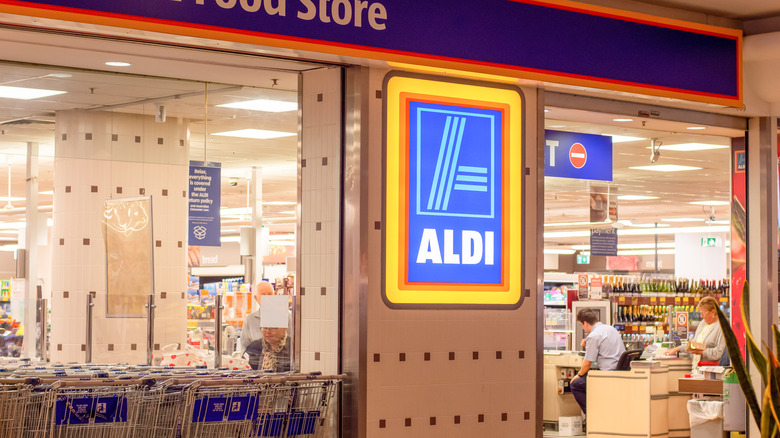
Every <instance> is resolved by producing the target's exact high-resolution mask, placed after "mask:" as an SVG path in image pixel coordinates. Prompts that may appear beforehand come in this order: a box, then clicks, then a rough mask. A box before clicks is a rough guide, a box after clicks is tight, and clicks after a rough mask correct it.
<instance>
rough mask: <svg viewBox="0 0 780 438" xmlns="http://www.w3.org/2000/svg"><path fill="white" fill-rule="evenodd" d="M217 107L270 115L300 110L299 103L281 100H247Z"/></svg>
mask: <svg viewBox="0 0 780 438" xmlns="http://www.w3.org/2000/svg"><path fill="white" fill-rule="evenodd" d="M217 106H220V107H224V108H236V109H245V110H252V111H265V112H270V113H283V112H287V111H295V110H297V109H298V103H297V102H284V101H281V100H271V99H255V100H245V101H243V102H233V103H225V104H222V105H217Z"/></svg>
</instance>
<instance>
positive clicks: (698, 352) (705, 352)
mask: <svg viewBox="0 0 780 438" xmlns="http://www.w3.org/2000/svg"><path fill="white" fill-rule="evenodd" d="M717 308H718V301H717V300H715V298H713V297H704V298H702V299H701V301H699V313H700V314H701V322H699V326H698V327H696V334H694V335H693V340H692V341H690V342H688V343H686V344H685V345H681V346H679V347H674V348H670V349H669V350H667V351H666V354H667V355H669V356H671V355H674V354H677V353H678V352H679V351H680V350H683V351H690V352H691V354H693V365H694V366H696V364H698V363H699V362H719V361H720V360H721V358H722V357H723V351H724V350H725V349H726V338H724V337H723V331H722V330H721V329H720V322H719V321H718V310H717Z"/></svg>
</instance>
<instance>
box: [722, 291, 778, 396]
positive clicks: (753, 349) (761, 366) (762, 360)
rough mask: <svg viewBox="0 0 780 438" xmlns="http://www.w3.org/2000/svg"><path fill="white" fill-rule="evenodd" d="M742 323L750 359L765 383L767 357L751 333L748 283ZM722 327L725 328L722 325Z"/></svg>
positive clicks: (744, 295)
mask: <svg viewBox="0 0 780 438" xmlns="http://www.w3.org/2000/svg"><path fill="white" fill-rule="evenodd" d="M742 321H743V322H744V325H745V343H746V345H747V349H748V354H750V358H751V359H752V360H753V363H754V364H756V369H758V372H759V373H761V377H762V378H763V379H764V382H766V381H767V375H766V370H767V367H766V356H764V353H762V352H761V350H760V349H759V348H758V345H756V342H755V341H754V340H753V333H752V332H751V331H750V287H749V286H748V283H747V282H745V287H744V288H743V289H742ZM721 327H723V325H722V324H721ZM729 354H731V352H729Z"/></svg>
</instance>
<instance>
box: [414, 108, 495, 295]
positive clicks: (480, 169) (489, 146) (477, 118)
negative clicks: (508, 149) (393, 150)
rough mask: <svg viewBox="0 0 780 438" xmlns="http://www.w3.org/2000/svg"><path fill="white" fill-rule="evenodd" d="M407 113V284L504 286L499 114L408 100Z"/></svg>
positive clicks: (492, 110)
mask: <svg viewBox="0 0 780 438" xmlns="http://www.w3.org/2000/svg"><path fill="white" fill-rule="evenodd" d="M409 112H410V118H409V121H410V130H409V131H410V134H409V135H410V139H412V141H413V142H412V144H411V147H410V151H409V152H410V157H409V178H410V181H409V182H410V193H409V195H410V203H411V205H413V206H414V209H413V210H412V211H410V212H409V231H408V234H409V240H408V245H409V246H408V247H409V248H410V250H411V251H410V256H411V257H409V259H408V266H407V268H408V272H409V281H410V282H428V283H430V282H434V283H463V282H464V281H463V279H464V278H465V279H468V282H469V283H486V284H491V283H492V284H496V283H500V282H501V254H500V253H499V252H497V251H496V242H497V241H498V242H500V241H501V211H502V203H501V192H502V187H501V181H502V172H501V162H502V145H503V141H502V138H501V136H502V133H501V127H502V119H501V111H498V110H495V109H482V108H470V107H463V106H455V105H441V104H436V103H430V102H417V101H411V102H409ZM415 248H416V249H417V251H413V249H415ZM498 249H500V246H499V248H498Z"/></svg>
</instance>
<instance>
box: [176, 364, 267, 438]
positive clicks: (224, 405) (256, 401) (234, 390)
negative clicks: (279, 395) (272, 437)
mask: <svg viewBox="0 0 780 438" xmlns="http://www.w3.org/2000/svg"><path fill="white" fill-rule="evenodd" d="M279 381H281V379H279ZM179 382H182V381H179ZM183 382H187V380H184V381H183ZM272 384H273V379H270V378H264V377H256V378H244V379H226V378H217V379H197V380H195V381H194V382H192V383H189V385H188V386H187V387H186V388H185V389H184V390H183V394H184V397H185V400H184V405H183V407H182V409H181V410H180V411H179V415H178V421H179V424H178V426H177V431H176V436H177V437H178V436H181V437H183V438H191V437H211V436H214V437H225V438H232V437H236V438H237V437H249V436H252V435H250V434H251V433H252V431H253V430H254V427H255V424H256V421H257V413H258V410H259V409H260V408H261V407H263V406H266V405H268V404H269V403H270V401H269V398H273V394H272V393H270V392H269V391H268V389H269V387H270V386H271V385H272Z"/></svg>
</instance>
